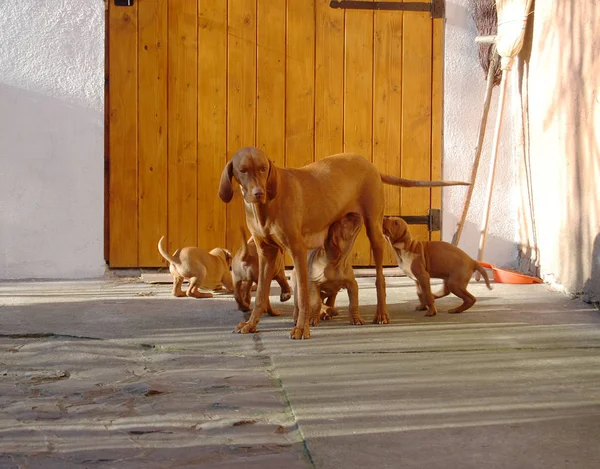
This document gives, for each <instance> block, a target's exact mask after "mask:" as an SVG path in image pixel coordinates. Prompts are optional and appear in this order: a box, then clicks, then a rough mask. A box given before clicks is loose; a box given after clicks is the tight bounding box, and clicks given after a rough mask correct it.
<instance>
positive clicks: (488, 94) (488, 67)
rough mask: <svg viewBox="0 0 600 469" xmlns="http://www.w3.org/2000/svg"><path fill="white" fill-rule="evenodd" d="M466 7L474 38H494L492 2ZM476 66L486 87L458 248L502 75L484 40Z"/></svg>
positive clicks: (492, 47) (457, 234)
mask: <svg viewBox="0 0 600 469" xmlns="http://www.w3.org/2000/svg"><path fill="white" fill-rule="evenodd" d="M470 8H471V12H472V15H473V20H474V22H475V27H476V28H477V34H478V39H479V38H482V39H483V40H484V41H485V39H484V38H490V37H491V38H493V37H495V35H496V31H497V29H498V19H497V15H496V0H470ZM479 63H480V64H481V68H482V69H483V71H484V73H485V74H486V76H487V80H486V81H487V84H486V90H485V98H484V100H483V111H482V114H481V121H480V124H479V133H478V136H477V146H476V148H475V158H474V160H473V168H472V170H471V185H470V186H469V188H468V189H467V196H466V197H465V203H464V206H463V210H462V215H461V217H460V220H459V221H458V224H457V225H456V230H455V231H454V236H453V237H452V244H454V245H455V246H456V245H458V242H459V241H460V236H461V234H462V231H463V228H464V226H465V222H466V220H467V213H468V212H469V206H470V205H471V198H472V196H473V189H474V188H475V179H476V178H477V171H478V169H479V161H480V160H481V151H482V149H483V140H484V138H485V128H486V126H487V119H488V114H489V110H490V102H491V100H492V91H493V89H494V86H496V85H498V84H499V83H500V79H501V76H502V72H501V70H500V60H499V59H498V54H497V52H496V45H495V44H494V43H493V40H492V41H491V43H490V42H489V40H488V41H486V42H483V43H480V44H479Z"/></svg>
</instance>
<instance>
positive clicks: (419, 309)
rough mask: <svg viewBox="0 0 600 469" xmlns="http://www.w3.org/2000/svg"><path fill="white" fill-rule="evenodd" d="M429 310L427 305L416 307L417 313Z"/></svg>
mask: <svg viewBox="0 0 600 469" xmlns="http://www.w3.org/2000/svg"><path fill="white" fill-rule="evenodd" d="M426 309H427V306H425V305H419V306H416V307H415V311H425V310H426Z"/></svg>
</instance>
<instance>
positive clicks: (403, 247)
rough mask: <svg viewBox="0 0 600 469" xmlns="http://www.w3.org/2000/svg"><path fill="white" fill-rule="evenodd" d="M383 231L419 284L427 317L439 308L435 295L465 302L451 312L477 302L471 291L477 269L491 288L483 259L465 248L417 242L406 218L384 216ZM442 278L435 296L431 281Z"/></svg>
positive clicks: (459, 310) (435, 312)
mask: <svg viewBox="0 0 600 469" xmlns="http://www.w3.org/2000/svg"><path fill="white" fill-rule="evenodd" d="M383 234H384V236H385V237H386V238H387V240H388V241H389V243H390V244H391V245H392V247H393V248H394V252H395V253H396V257H397V258H398V265H399V266H400V267H401V268H402V269H403V270H404V272H405V273H406V275H407V276H408V277H410V278H411V279H413V280H414V281H415V283H416V284H417V294H418V295H419V301H420V304H419V306H417V310H418V311H425V310H427V313H425V316H435V315H436V314H437V309H436V307H435V303H434V298H436V299H437V298H442V297H444V296H446V295H448V294H450V293H454V294H455V295H456V296H458V297H459V298H460V299H462V300H463V304H462V305H460V306H458V307H457V308H454V309H451V310H449V311H448V312H449V313H462V312H463V311H465V310H467V309H469V308H470V307H471V306H473V305H474V304H475V302H476V301H477V300H476V299H475V297H474V296H473V295H471V294H470V293H469V292H468V291H467V285H468V284H469V280H470V279H471V276H472V275H473V273H474V272H476V271H477V272H479V273H480V274H481V276H482V277H483V279H484V280H485V283H486V285H487V287H488V288H489V289H490V290H491V289H492V286H491V285H490V279H489V278H488V275H487V272H486V271H485V269H484V268H483V267H481V265H480V264H479V262H477V261H475V260H473V259H471V258H470V257H469V256H468V254H467V253H466V252H464V251H463V250H462V249H459V248H457V247H456V246H453V245H452V244H450V243H446V242H444V241H416V240H414V239H413V238H412V236H411V234H410V231H409V229H408V225H407V224H406V222H405V221H404V220H403V219H402V218H398V217H384V219H383ZM431 278H441V279H443V280H444V286H443V289H442V291H441V292H440V293H439V294H436V295H433V294H432V293H431V287H430V284H429V280H430V279H431Z"/></svg>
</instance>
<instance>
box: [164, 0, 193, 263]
mask: <svg viewBox="0 0 600 469" xmlns="http://www.w3.org/2000/svg"><path fill="white" fill-rule="evenodd" d="M167 3H168V8H169V12H168V15H169V21H168V31H169V36H168V41H169V43H168V66H169V80H168V81H169V83H168V100H169V106H168V127H169V142H168V149H169V156H168V204H169V220H168V221H169V226H168V246H169V250H170V251H174V250H175V249H178V248H181V247H184V246H195V245H196V243H197V236H196V226H197V222H196V216H197V208H196V207H197V177H196V175H197V171H198V169H197V161H196V160H197V156H196V153H197V152H196V145H197V141H198V138H197V129H198V126H197V117H198V110H197V104H198V99H197V90H198V83H197V73H198V65H197V42H198V41H197V39H198V38H197V9H196V2H195V1H194V2H192V1H189V0H170V1H169V2H167Z"/></svg>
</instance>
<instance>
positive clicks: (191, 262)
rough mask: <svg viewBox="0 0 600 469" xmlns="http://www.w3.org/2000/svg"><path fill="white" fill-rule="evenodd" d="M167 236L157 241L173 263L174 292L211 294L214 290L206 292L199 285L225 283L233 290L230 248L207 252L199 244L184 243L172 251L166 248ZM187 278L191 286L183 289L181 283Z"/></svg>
mask: <svg viewBox="0 0 600 469" xmlns="http://www.w3.org/2000/svg"><path fill="white" fill-rule="evenodd" d="M164 239H165V237H164V236H163V237H162V238H160V240H159V241H158V252H160V255H161V256H163V257H164V258H165V259H166V260H167V261H169V263H170V264H169V272H171V275H172V276H173V296H177V297H181V296H191V297H194V298H212V296H213V294H212V293H203V292H200V291H199V290H198V289H199V288H202V289H203V290H215V289H217V288H220V287H222V286H225V288H226V289H227V291H228V292H230V293H231V292H233V281H232V279H231V272H230V271H229V267H230V266H231V253H230V252H229V251H228V250H227V249H223V248H215V249H213V250H211V251H210V252H207V251H205V250H204V249H200V248H197V247H185V248H182V249H178V250H177V251H175V252H174V253H173V254H172V255H171V254H169V253H168V252H167V250H166V249H165V246H164ZM185 279H187V280H188V281H189V287H188V289H187V291H186V292H185V293H184V292H183V291H182V290H181V285H182V284H183V281H184V280H185Z"/></svg>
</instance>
